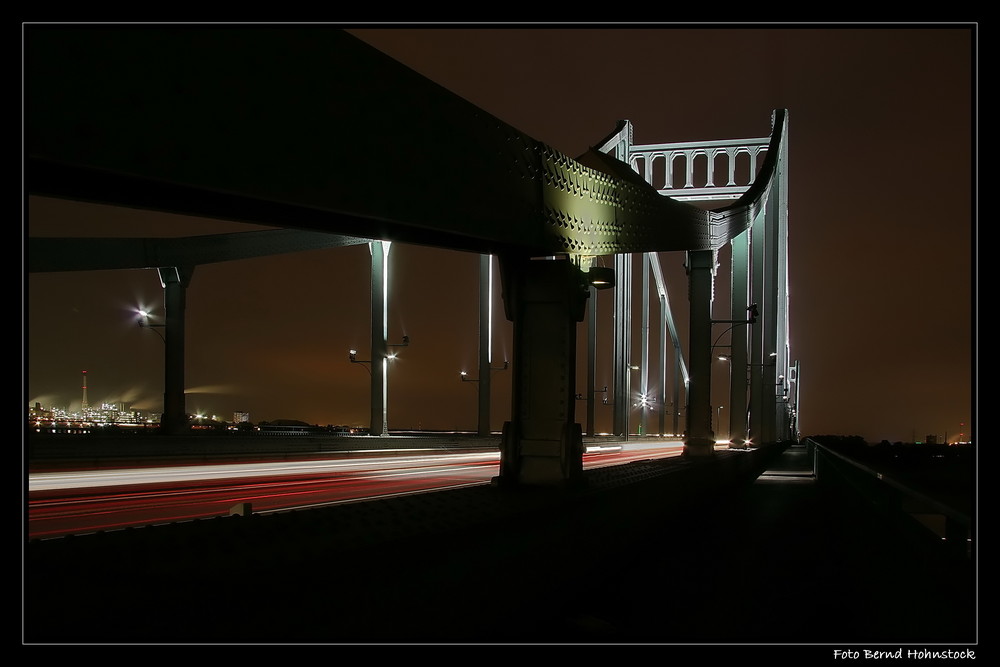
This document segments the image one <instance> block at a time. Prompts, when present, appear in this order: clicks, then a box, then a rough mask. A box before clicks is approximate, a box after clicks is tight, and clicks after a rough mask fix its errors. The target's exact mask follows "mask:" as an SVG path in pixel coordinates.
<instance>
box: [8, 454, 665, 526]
mask: <svg viewBox="0 0 1000 667" xmlns="http://www.w3.org/2000/svg"><path fill="white" fill-rule="evenodd" d="M682 448H683V445H682V444H681V443H680V442H676V441H667V442H665V441H659V442H656V443H631V442H629V443H609V444H607V445H603V446H599V447H598V446H593V447H590V448H589V449H588V452H587V453H586V454H585V455H584V468H585V469H593V468H600V467H604V466H610V465H621V464H624V463H629V462H631V461H636V460H643V459H652V458H664V457H668V456H676V455H679V454H680V453H681V451H682ZM499 464H500V454H499V452H498V451H493V450H487V451H462V452H449V451H439V452H437V453H429V452H427V451H421V452H419V453H414V454H402V453H400V452H398V451H396V452H393V453H392V454H390V455H377V454H376V453H373V452H365V453H364V454H360V453H358V452H345V453H342V454H338V455H327V456H325V457H323V458H316V459H309V460H296V461H284V460H282V461H277V460H276V461H253V462H242V463H241V462H230V463H224V464H207V465H203V464H197V465H196V464H192V465H176V464H175V465H167V466H145V467H132V468H116V469H103V470H65V471H53V472H35V473H31V474H29V476H28V526H27V528H28V537H29V539H44V538H50V537H58V536H63V535H68V534H86V533H92V532H97V531H108V530H116V529H122V528H126V527H129V526H143V525H157V524H162V523H173V522H178V521H190V520H194V519H200V518H210V517H215V516H224V515H227V514H229V513H230V512H231V511H232V508H234V507H235V506H238V505H240V504H249V506H250V507H251V508H252V511H253V512H254V513H260V514H263V513H272V512H277V511H288V510H291V509H302V508H312V507H320V506H326V505H332V504H339V503H345V502H359V501H362V500H371V499H376V498H384V497H388V496H393V495H402V494H412V493H423V492H428V491H438V490H445V489H449V488H456V487H460V486H468V485H477V484H488V483H489V482H490V480H491V479H492V478H493V477H494V476H496V475H497V474H498V473H499Z"/></svg>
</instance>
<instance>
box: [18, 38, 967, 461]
mask: <svg viewBox="0 0 1000 667" xmlns="http://www.w3.org/2000/svg"><path fill="white" fill-rule="evenodd" d="M351 32H353V33H354V34H355V35H356V36H358V37H360V38H361V39H363V40H364V41H366V42H368V43H369V44H371V45H372V46H374V47H376V48H378V49H379V50H381V51H383V52H385V53H386V54H388V55H389V56H391V57H393V58H395V59H396V60H399V61H400V62H402V63H404V64H406V65H407V66H409V67H411V68H413V69H414V70H416V71H417V72H419V73H421V74H423V75H424V76H426V77H428V78H430V79H432V80H433V81H435V82H437V83H439V84H441V85H442V86H444V87H445V88H447V89H449V90H451V91H452V92H454V93H456V94H458V95H459V96H461V97H463V98H465V99H467V100H468V101H469V102H471V103H473V104H474V105H476V106H478V107H480V108H482V109H484V110H486V111H487V112H489V113H490V114H492V115H494V116H496V117H498V118H500V119H501V120H503V121H505V122H506V123H508V124H510V125H512V126H514V127H515V128H517V129H518V130H520V131H522V132H524V133H526V134H527V135H529V136H531V137H533V138H535V139H538V140H540V141H542V142H544V143H547V144H549V145H550V146H552V147H553V148H555V149H557V150H559V151H561V152H563V153H565V154H567V155H569V156H571V157H576V156H579V155H581V154H583V153H584V152H585V151H586V150H587V149H588V148H589V147H590V146H592V145H594V144H596V143H597V142H599V141H600V140H601V139H602V138H603V137H604V136H606V135H607V134H608V133H610V132H611V131H612V130H613V129H614V128H615V123H616V121H618V120H619V119H628V120H630V121H631V122H632V123H633V125H634V128H635V134H634V141H635V143H637V144H644V143H658V142H668V141H671V142H672V141H694V140H712V139H729V138H752V137H763V136H767V135H769V133H770V118H771V111H772V110H773V109H775V108H786V109H788V112H789V130H788V131H789V257H790V258H789V282H790V301H791V313H790V318H791V357H792V359H793V360H799V361H800V363H801V377H800V382H801V388H800V389H801V397H800V398H801V403H800V431H801V433H802V434H803V435H820V434H842V435H861V436H863V437H865V438H867V439H868V440H869V441H872V442H878V441H881V440H883V439H887V440H890V441H897V440H902V441H912V440H914V439H916V440H922V439H923V438H924V437H925V436H926V435H928V434H935V435H937V436H938V437H944V436H945V435H947V436H948V438H949V439H950V440H954V439H955V437H956V436H957V435H958V433H959V432H961V431H964V432H965V434H966V436H967V437H968V436H969V435H970V434H971V429H970V424H971V423H972V420H973V419H974V417H975V414H974V398H975V396H976V391H975V381H976V374H975V372H974V368H975V357H974V354H975V335H976V328H975V327H974V325H973V318H974V316H975V315H976V313H977V309H976V301H975V290H974V286H975V284H976V280H977V271H976V267H975V265H974V262H975V256H976V234H977V224H976V222H975V221H976V218H975V216H976V210H975V208H974V202H975V197H976V189H975V185H976V182H977V181H976V178H977V171H976V169H975V161H974V160H975V153H974V151H973V146H974V145H975V141H976V131H977V125H976V116H975V112H976V109H977V107H976V106H974V99H975V98H974V94H975V91H976V83H977V79H976V73H975V66H976V63H977V50H976V49H977V46H976V42H975V39H976V33H975V32H974V30H973V29H972V28H970V27H968V26H958V25H955V26H918V25H909V26H901V27H877V28H873V27H866V26H849V27H828V26H816V27H794V28H792V27H782V28H773V29H756V28H748V27H735V28H723V27H709V28H707V29H695V28H691V27H681V28H643V29H621V28H596V29H576V28H560V29H553V28H531V29H523V28H519V29H510V28H491V29H455V28H447V29H409V28H407V29H380V28H371V29H360V30H352V31H351ZM27 120H28V122H30V119H27ZM456 160H463V161H464V164H465V165H466V167H467V168H469V169H474V168H475V165H474V162H471V161H469V160H468V158H463V157H460V156H456ZM397 178H398V179H404V178H406V174H405V173H404V172H399V173H386V174H385V181H386V184H387V187H391V183H392V181H393V179H397ZM26 203H27V207H26V214H25V218H24V219H25V222H26V224H25V235H26V236H88V237H91V236H92V237H99V236H187V235H196V234H210V233H221V232H231V231H245V230H249V229H253V228H252V227H250V226H248V225H242V224H236V223H233V224H229V223H224V222H219V221H208V220H202V219H195V218H183V217H179V216H173V215H168V214H163V213H153V212H144V211H136V210H128V209H119V208H114V207H108V206H100V205H91V204H81V203H76V202H67V201H58V200H52V199H43V198H38V197H29V198H27V199H26ZM726 258H727V255H726V254H725V253H723V254H722V255H721V256H720V260H721V261H722V264H723V267H722V268H723V270H722V271H720V274H719V279H718V283H719V284H718V285H717V287H718V289H717V299H716V302H715V308H716V310H715V313H714V315H715V317H716V318H728V310H727V309H728V306H727V305H726V303H725V298H724V297H726V296H727V286H728V285H727V283H728V272H727V271H726V270H725V260H726ZM683 259H684V258H683V254H677V253H663V254H662V255H661V261H662V263H663V266H664V270H665V272H666V274H667V276H668V280H669V281H670V284H669V290H670V301H671V303H672V305H673V307H674V312H675V316H676V317H677V319H678V325H679V326H680V327H681V335H682V338H683V339H684V340H686V337H687V330H686V327H687V317H686V312H687V285H686V282H685V280H684V271H683ZM389 261H390V280H391V290H392V291H391V296H390V300H391V301H390V315H389V342H390V343H393V342H398V341H399V340H400V339H401V338H402V336H403V335H404V334H405V335H408V336H410V339H411V345H410V346H409V347H407V348H403V349H401V350H400V355H399V358H398V359H397V360H396V361H394V362H393V366H392V367H391V369H390V377H389V427H390V429H391V430H392V429H404V428H428V429H475V428H476V391H477V385H476V384H475V383H463V382H461V381H460V379H459V371H461V370H466V371H468V372H469V373H470V375H471V376H473V377H475V376H476V375H477V368H476V364H477V345H478V334H477V326H478V325H477V293H478V286H477V280H478V261H479V260H478V256H477V255H473V254H468V253H460V252H455V251H449V250H443V249H436V248H431V247H425V246H416V245H403V244H398V243H395V244H393V246H392V251H391V254H390V260H389ZM368 271H369V269H368V248H367V246H364V245H362V246H355V247H348V248H338V249H328V250H316V251H309V252H305V253H299V254H295V255H285V256H277V257H270V258H260V259H250V260H240V261H234V262H228V263H220V264H211V265H202V266H199V267H198V268H197V269H196V270H195V273H194V278H193V281H192V283H191V287H190V289H189V290H188V304H187V318H188V319H187V332H186V333H187V342H186V350H187V367H186V384H187V387H188V397H187V408H188V411H189V412H204V413H206V414H209V415H212V414H214V415H217V416H218V417H220V418H221V419H227V420H228V419H231V418H232V413H233V412H234V411H237V410H239V411H247V412H249V413H250V418H251V420H252V421H254V422H259V421H262V420H274V419H298V420H302V421H306V422H309V423H316V424H351V425H367V424H368V419H369V414H368V410H369V408H368V401H369V394H368V379H369V376H368V373H367V371H366V370H365V368H364V367H363V366H361V365H356V364H351V363H349V361H348V354H347V353H348V350H349V349H351V348H356V349H357V350H359V352H360V353H359V355H358V356H359V358H362V359H367V358H368V356H367V351H368V347H369V342H368V341H369V302H368V290H369V287H368V280H369V274H368ZM635 281H636V282H635V284H636V287H637V289H638V287H639V284H640V282H639V278H638V270H637V272H636V279H635ZM24 296H25V314H24V343H25V350H26V351H25V355H24V361H25V364H24V369H23V376H24V387H25V398H26V399H27V403H28V404H34V403H35V402H36V401H37V402H41V403H42V404H43V405H46V406H47V405H56V406H65V407H69V408H73V407H78V406H79V403H80V400H81V396H82V391H81V389H80V387H81V371H82V370H87V371H88V397H89V400H90V403H91V404H95V403H100V402H118V401H128V402H132V404H133V406H134V407H135V408H137V409H145V410H153V411H159V410H160V409H161V404H162V392H163V384H162V382H163V368H162V367H163V343H162V342H161V341H160V339H159V338H158V337H157V336H156V335H155V333H153V332H152V331H150V330H144V329H140V328H139V327H138V326H137V325H136V319H135V316H134V309H135V308H136V307H137V306H139V305H144V306H147V307H149V308H151V309H152V310H153V311H154V313H158V314H160V315H161V316H162V314H163V305H162V290H161V288H160V285H159V281H158V278H157V275H156V272H155V271H152V270H143V271H139V270H136V271H94V272H79V273H46V274H27V273H25V274H24ZM494 303H495V305H494V313H495V317H496V320H497V322H498V324H497V327H496V329H495V333H494V347H493V358H494V365H500V364H501V363H502V362H503V360H504V359H505V358H507V357H508V355H509V354H510V352H511V350H510V341H511V328H510V324H509V323H508V322H506V321H505V320H504V319H503V309H502V303H501V301H500V298H499V289H496V290H495V302H494ZM610 309H611V295H610V292H607V293H603V294H602V296H601V299H600V304H599V312H600V313H603V315H604V320H608V319H609V318H608V315H609V313H610ZM636 322H637V323H638V313H637V314H636ZM607 326H608V325H607V324H604V325H602V327H603V328H602V332H601V334H600V336H599V341H600V342H599V344H600V345H602V346H603V348H602V352H601V353H600V354H601V356H602V361H601V363H600V368H599V371H598V382H597V385H598V388H600V387H602V386H604V385H609V384H610V354H611V338H610V335H609V334H610V329H608V328H607ZM657 331H658V328H657V327H656V326H654V327H653V340H654V345H655V344H656V343H655V338H656V335H657ZM584 333H585V327H584V326H583V325H581V336H580V338H579V346H580V350H581V361H582V359H583V357H582V352H583V351H585V349H586V339H585V337H584V336H583V334H584ZM638 355H639V352H638V349H636V350H635V352H634V359H635V361H636V363H637V361H638ZM655 358H656V357H655V355H654V357H653V359H654V363H655ZM717 364H718V365H717V368H716V371H715V374H714V376H713V384H714V386H715V392H714V394H715V395H714V397H713V398H714V400H713V407H714V408H716V409H717V408H718V407H719V406H721V407H722V408H723V410H722V416H723V417H722V418H723V422H724V423H725V420H726V419H727V415H728V410H729V405H728V397H727V395H726V393H725V387H724V384H725V382H726V380H727V373H728V369H727V368H726V367H725V362H717ZM584 369H585V366H583V365H582V364H581V366H580V372H579V374H578V381H577V386H578V391H580V392H581V393H583V392H585V391H586V386H585V380H586V375H585V372H584ZM509 376H510V373H509V372H502V371H501V372H497V373H496V374H495V375H494V395H493V399H494V410H493V422H492V426H493V428H494V429H499V428H500V426H501V425H502V423H503V421H504V420H505V419H507V418H509V406H510V381H509ZM637 386H638V381H637V380H636V381H635V382H634V383H633V388H637ZM584 406H585V404H584V403H583V402H580V403H579V410H578V413H577V416H578V421H580V422H581V423H583V422H585V410H584ZM597 419H598V423H597V428H598V430H607V429H610V426H611V409H610V406H599V408H598V413H597ZM634 422H635V418H633V423H634ZM669 423H670V422H669V420H668V425H669ZM682 423H683V422H682ZM963 424H964V426H963ZM727 431H728V429H727V428H726V427H725V425H724V424H723V427H722V428H721V429H720V433H719V434H720V435H725V434H726V433H727Z"/></svg>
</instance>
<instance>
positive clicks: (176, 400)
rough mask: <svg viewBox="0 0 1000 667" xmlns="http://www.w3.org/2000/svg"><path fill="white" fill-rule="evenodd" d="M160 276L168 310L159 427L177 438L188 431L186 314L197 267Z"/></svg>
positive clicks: (169, 270)
mask: <svg viewBox="0 0 1000 667" xmlns="http://www.w3.org/2000/svg"><path fill="white" fill-rule="evenodd" d="M157 273H159V276H160V285H161V286H162V287H163V304H164V309H165V310H166V326H165V329H164V334H165V335H164V341H163V342H164V357H163V360H164V364H163V368H164V370H163V414H162V415H161V416H160V427H161V429H162V431H163V433H165V434H167V435H176V434H178V433H183V432H185V431H186V430H187V427H188V424H187V409H186V406H185V403H184V310H185V304H186V301H187V299H186V295H187V287H188V285H189V284H190V282H191V274H192V273H194V267H176V266H171V267H162V268H159V269H157Z"/></svg>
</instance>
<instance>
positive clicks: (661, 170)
mask: <svg viewBox="0 0 1000 667" xmlns="http://www.w3.org/2000/svg"><path fill="white" fill-rule="evenodd" d="M631 130H632V128H631V124H630V123H628V121H624V122H623V124H622V125H620V126H619V127H618V128H617V129H616V131H615V133H613V134H612V135H611V136H609V137H608V138H607V139H606V140H605V142H604V143H603V144H601V145H600V146H599V147H598V149H599V150H601V151H602V152H605V153H611V154H613V155H615V156H616V157H618V159H620V160H622V161H623V162H626V163H628V164H629V166H631V167H632V169H633V170H634V171H635V172H636V173H637V174H639V175H640V176H642V177H643V178H644V179H645V181H646V182H647V183H649V184H650V185H652V186H653V187H654V188H656V190H657V191H658V192H659V193H660V194H661V195H666V196H668V197H671V198H672V199H676V200H679V201H711V200H717V199H738V198H739V197H740V196H742V195H743V194H744V193H745V192H746V191H747V189H748V188H749V187H750V185H751V184H752V183H753V181H754V178H756V176H757V171H758V169H759V165H760V162H761V160H763V157H764V155H765V154H766V152H767V149H768V145H769V143H770V141H771V138H770V137H760V138H755V139H720V140H715V141H687V142H675V143H661V144H640V145H633V144H632V142H631V139H632V131H631Z"/></svg>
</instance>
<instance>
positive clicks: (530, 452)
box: [494, 257, 588, 486]
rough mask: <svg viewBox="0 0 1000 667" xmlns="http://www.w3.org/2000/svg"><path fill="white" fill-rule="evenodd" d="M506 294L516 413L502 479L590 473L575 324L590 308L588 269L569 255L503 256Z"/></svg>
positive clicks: (572, 478)
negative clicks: (579, 403) (580, 412)
mask: <svg viewBox="0 0 1000 667" xmlns="http://www.w3.org/2000/svg"><path fill="white" fill-rule="evenodd" d="M500 270H501V280H502V282H503V302H504V310H505V312H506V315H507V318H508V319H509V320H511V321H512V322H513V323H514V356H513V360H512V362H513V363H512V364H511V368H512V370H513V372H514V376H513V378H512V380H513V397H512V402H511V407H512V410H511V420H510V421H508V422H506V423H505V424H504V427H503V441H502V444H501V454H500V475H499V477H498V478H496V479H495V480H494V482H495V483H497V484H499V485H501V486H515V485H540V486H559V485H564V484H571V483H573V482H576V481H578V480H579V479H580V478H581V476H582V473H583V434H582V429H581V428H580V425H579V424H577V423H576V422H575V411H576V398H575V397H576V393H575V387H576V326H577V323H578V322H581V321H582V320H583V317H584V314H585V312H586V302H587V297H588V285H587V281H586V279H585V274H584V273H583V272H582V271H581V270H580V268H579V267H578V266H577V265H576V264H574V263H573V262H571V261H569V260H562V259H557V260H541V259H538V260H534V259H529V258H525V257H502V258H501V260H500Z"/></svg>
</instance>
